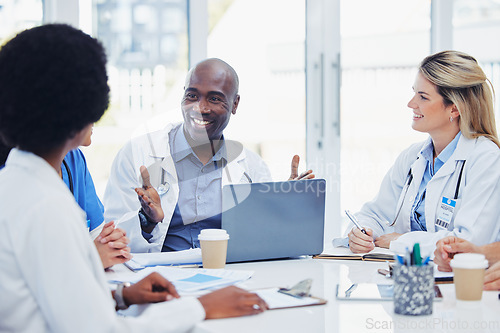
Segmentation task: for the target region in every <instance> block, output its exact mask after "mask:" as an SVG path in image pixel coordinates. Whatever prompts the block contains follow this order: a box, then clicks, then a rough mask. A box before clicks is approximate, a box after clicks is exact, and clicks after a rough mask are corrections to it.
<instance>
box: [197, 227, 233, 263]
mask: <svg viewBox="0 0 500 333" xmlns="http://www.w3.org/2000/svg"><path fill="white" fill-rule="evenodd" d="M228 239H229V235H228V234H227V232H226V230H223V229H203V230H201V232H200V235H199V236H198V240H199V241H200V247H201V261H202V262H203V268H224V266H225V265H226V255H227V241H228Z"/></svg>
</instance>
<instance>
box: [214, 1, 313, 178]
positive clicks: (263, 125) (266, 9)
mask: <svg viewBox="0 0 500 333" xmlns="http://www.w3.org/2000/svg"><path fill="white" fill-rule="evenodd" d="M285 8H286V10H285V11H284V9H285ZM208 9H209V25H210V32H209V37H208V45H207V47H208V51H207V52H208V57H217V58H220V59H223V60H224V61H226V62H227V63H229V64H230V65H231V66H233V67H234V69H235V70H236V72H237V73H238V75H239V79H240V96H241V100H240V104H239V106H238V110H237V112H236V115H234V116H232V118H231V122H230V124H229V125H228V127H227V130H226V131H225V132H224V133H225V134H226V137H228V138H231V139H233V140H238V141H240V142H242V143H243V145H244V146H245V147H247V148H249V149H250V150H253V151H254V152H256V153H258V154H260V155H261V156H262V158H263V159H264V160H265V161H266V163H267V164H268V165H269V167H270V169H271V173H272V175H273V178H274V180H285V179H288V176H289V175H290V162H291V158H292V156H293V155H294V154H299V155H300V156H301V158H302V162H301V170H303V169H304V168H305V162H306V161H305V114H306V107H305V98H306V91H305V58H304V55H305V49H304V43H305V0H253V1H248V0H209V1H208ZM276 13H282V14H284V13H286V15H279V16H277V15H276Z"/></svg>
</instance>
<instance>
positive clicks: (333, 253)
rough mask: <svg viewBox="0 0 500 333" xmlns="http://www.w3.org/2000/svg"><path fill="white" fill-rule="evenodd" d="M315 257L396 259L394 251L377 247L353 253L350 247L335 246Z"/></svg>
mask: <svg viewBox="0 0 500 333" xmlns="http://www.w3.org/2000/svg"><path fill="white" fill-rule="evenodd" d="M314 259H335V260H364V261H391V262H392V261H394V252H392V251H391V250H389V249H384V248H380V247H376V248H375V249H374V250H373V251H371V252H368V253H352V252H351V250H349V248H346V247H335V248H329V249H327V250H325V251H324V252H323V253H321V254H319V255H317V256H314Z"/></svg>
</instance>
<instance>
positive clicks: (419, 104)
mask: <svg viewBox="0 0 500 333" xmlns="http://www.w3.org/2000/svg"><path fill="white" fill-rule="evenodd" d="M413 90H414V96H413V97H412V99H411V100H410V101H409V102H408V107H409V108H411V109H412V110H413V122H412V127H413V129H414V130H416V131H419V132H425V133H429V138H428V139H427V140H426V141H425V142H424V143H423V144H422V143H417V144H414V145H412V146H410V147H409V148H408V149H406V150H405V151H403V153H401V155H400V156H399V157H398V158H397V160H396V162H395V164H394V165H393V167H392V168H391V169H390V170H389V172H388V173H387V174H386V176H385V178H384V179H383V182H382V185H381V187H380V191H379V193H378V195H377V196H376V197H375V199H374V200H373V201H371V202H368V203H366V204H365V205H364V206H363V207H362V209H361V211H360V212H358V213H357V214H356V216H357V218H358V220H359V221H360V223H361V225H363V226H364V227H365V229H366V231H367V234H364V233H362V232H361V231H360V230H359V229H357V228H352V229H351V230H350V232H349V234H348V240H349V248H350V249H351V251H352V252H355V253H360V252H368V251H371V250H372V249H373V248H374V246H379V247H385V248H390V249H391V250H393V251H396V252H401V251H404V250H405V249H406V247H411V246H412V245H413V244H414V243H415V242H419V243H420V245H421V247H422V250H423V252H424V253H428V254H430V253H431V252H432V251H433V250H434V248H435V244H436V242H437V241H438V240H439V239H441V238H443V237H445V236H450V235H453V236H457V237H460V238H464V239H467V240H469V241H471V242H472V243H474V244H477V245H482V244H487V243H491V242H494V241H498V240H500V238H499V228H500V223H499V221H500V184H499V180H500V149H499V146H500V143H499V141H498V137H497V133H496V125H495V119H494V111H493V94H492V90H491V89H490V84H489V81H488V79H487V78H486V76H485V74H484V72H483V71H482V70H481V68H480V67H479V65H478V64H477V61H476V60H475V59H474V58H473V57H471V56H469V55H467V54H464V53H461V52H457V51H444V52H439V53H436V54H434V55H431V56H428V57H427V58H425V59H424V60H423V61H422V63H421V64H420V66H419V70H418V74H417V77H416V79H415V83H414V86H413Z"/></svg>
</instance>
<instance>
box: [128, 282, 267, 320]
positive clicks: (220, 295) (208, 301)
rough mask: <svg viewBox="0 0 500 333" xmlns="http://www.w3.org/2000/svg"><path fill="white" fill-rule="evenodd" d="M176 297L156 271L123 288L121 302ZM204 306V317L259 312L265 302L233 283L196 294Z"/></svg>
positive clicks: (225, 316) (138, 302) (142, 301)
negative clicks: (204, 293) (202, 293)
mask: <svg viewBox="0 0 500 333" xmlns="http://www.w3.org/2000/svg"><path fill="white" fill-rule="evenodd" d="M174 298H180V296H179V294H178V293H177V291H176V290H175V287H174V285H173V284H172V283H171V282H170V281H168V280H166V279H165V278H164V277H163V276H161V275H160V274H158V273H156V272H155V273H152V274H150V275H148V276H146V277H145V278H144V279H142V280H141V281H139V282H137V283H136V284H133V285H131V286H130V287H127V288H124V289H123V299H124V301H125V304H127V305H129V306H130V305H132V304H147V303H159V302H164V301H170V300H172V299H174ZM198 300H199V301H200V303H201V305H202V306H203V308H204V309H205V318H206V319H217V318H230V317H240V316H248V315H254V314H258V313H261V312H263V311H265V310H267V309H268V306H267V304H266V302H265V301H264V300H263V299H262V298H260V297H259V296H258V295H257V294H255V293H250V292H248V291H246V290H243V289H240V288H238V287H235V286H230V287H226V288H223V289H219V290H216V291H214V292H211V293H210V294H206V295H203V296H200V297H199V298H198Z"/></svg>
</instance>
